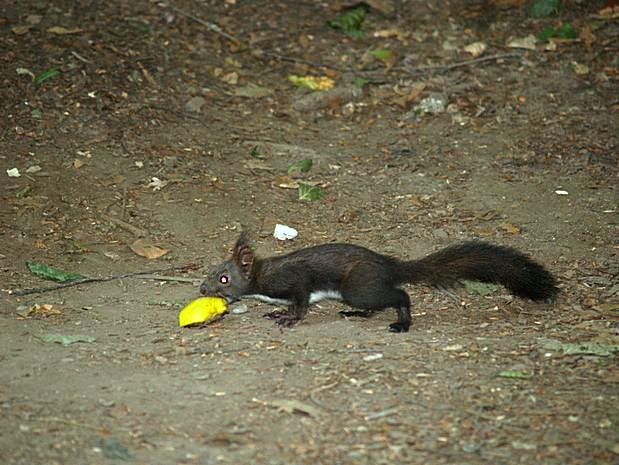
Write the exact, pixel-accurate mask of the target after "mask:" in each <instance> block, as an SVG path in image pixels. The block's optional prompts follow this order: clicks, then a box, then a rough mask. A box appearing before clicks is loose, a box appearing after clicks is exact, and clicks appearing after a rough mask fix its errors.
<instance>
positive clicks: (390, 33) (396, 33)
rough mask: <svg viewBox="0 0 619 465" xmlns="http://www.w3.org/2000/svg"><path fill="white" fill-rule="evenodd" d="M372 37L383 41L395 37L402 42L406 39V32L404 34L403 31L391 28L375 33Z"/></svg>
mask: <svg viewBox="0 0 619 465" xmlns="http://www.w3.org/2000/svg"><path fill="white" fill-rule="evenodd" d="M372 35H373V36H374V37H379V38H383V39H388V38H389V37H397V38H398V40H400V41H404V40H406V38H407V37H408V32H404V31H403V30H401V29H398V28H391V29H381V30H380V31H375V32H374V34H372Z"/></svg>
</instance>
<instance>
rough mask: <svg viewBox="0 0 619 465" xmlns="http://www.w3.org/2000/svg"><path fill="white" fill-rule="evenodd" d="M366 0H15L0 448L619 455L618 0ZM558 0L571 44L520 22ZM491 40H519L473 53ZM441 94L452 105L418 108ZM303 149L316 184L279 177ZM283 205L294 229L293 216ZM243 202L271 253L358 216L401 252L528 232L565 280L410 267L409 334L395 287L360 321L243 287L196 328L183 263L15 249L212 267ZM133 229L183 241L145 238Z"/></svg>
mask: <svg viewBox="0 0 619 465" xmlns="http://www.w3.org/2000/svg"><path fill="white" fill-rule="evenodd" d="M370 3H374V4H375V5H376V6H378V9H372V10H370V11H369V13H368V15H367V17H366V19H365V22H364V24H363V31H364V35H363V37H359V38H353V37H349V36H348V35H346V34H344V33H342V32H341V31H337V30H334V29H332V28H330V27H329V26H328V25H327V24H326V22H325V21H326V20H327V19H332V18H335V17H337V16H338V15H339V14H340V13H341V10H338V7H341V4H336V3H332V2H311V1H307V2H266V1H254V2H252V1H243V0H236V1H234V0H227V1H213V0H208V1H185V0H183V1H178V2H174V3H173V5H164V4H162V3H158V2H153V1H146V0H139V1H134V2H129V1H122V2H121V1H119V2H97V1H86V0H83V1H66V0H56V1H54V2H40V1H24V2H8V3H5V4H4V8H3V9H2V11H0V71H1V72H0V80H1V81H2V87H1V88H0V107H1V109H2V119H1V122H0V124H1V125H2V126H1V127H0V128H1V133H0V138H1V141H2V150H1V152H0V165H1V166H0V167H1V168H2V169H1V170H0V176H1V179H2V182H1V190H0V196H1V199H2V203H1V206H0V273H1V274H0V288H2V291H3V292H2V293H1V296H0V299H1V300H0V320H1V323H0V324H1V327H2V330H1V333H2V337H1V339H0V375H1V376H0V403H1V415H0V463H2V464H13V465H18V464H111V463H122V462H126V463H139V464H171V463H175V464H272V465H278V464H282V465H283V464H397V463H411V464H462V465H464V464H482V463H485V464H514V463H523V464H534V463H535V464H562V465H566V464H596V465H602V464H611V463H618V460H619V434H618V431H619V428H618V424H619V403H618V397H619V390H618V389H617V385H618V381H619V376H618V371H617V354H616V351H617V348H618V344H619V341H618V334H617V302H618V300H619V286H618V281H617V272H618V260H617V255H618V253H619V250H618V249H619V248H618V245H617V241H616V240H617V225H618V216H617V200H618V199H617V184H618V182H617V181H618V177H619V176H618V170H617V154H618V142H619V130H618V124H617V123H618V112H619V100H618V95H619V93H618V86H617V80H618V76H619V71H618V68H619V58H618V57H619V53H617V52H618V51H619V47H618V45H617V44H618V42H617V38H618V34H619V27H618V22H617V15H614V16H613V15H612V14H610V15H608V14H607V15H604V14H601V13H600V10H602V9H603V7H604V6H605V5H606V4H607V3H608V4H611V3H613V2H604V1H591V2H585V1H568V2H565V3H564V6H563V8H562V10H561V11H560V12H559V14H557V15H554V16H551V17H549V18H541V19H536V18H532V17H531V16H530V14H529V5H528V3H527V2H524V3H523V2H521V1H517V0H516V1H494V2H493V1H483V2H482V1H477V2H475V1H471V2H457V1H451V2H448V1H439V2H421V1H413V0H411V1H401V2H396V4H395V6H396V11H395V13H394V14H389V12H388V11H386V10H385V9H384V7H385V5H387V4H388V2H370ZM381 8H382V9H383V11H382V13H381V11H380V9H381ZM192 16H193V17H192ZM198 19H201V20H202V22H201V21H198ZM567 21H570V22H571V23H572V24H573V25H574V27H575V29H576V30H577V32H578V34H579V37H578V39H576V40H559V41H556V42H553V44H554V45H552V44H551V45H547V44H543V43H538V44H537V45H536V46H535V49H534V50H531V49H522V48H510V47H508V46H507V44H508V43H509V42H510V41H512V40H514V39H521V38H523V37H526V36H528V35H529V34H534V35H537V34H538V33H539V32H540V31H542V30H543V29H544V28H545V27H548V26H553V27H556V26H559V25H561V24H562V23H564V22H567ZM213 24H216V25H218V26H219V27H220V28H221V29H220V30H219V31H214V30H212V29H213V28H212V25H213ZM54 27H60V28H64V29H52V28H54ZM221 32H224V33H225V34H228V35H231V36H233V38H237V39H238V40H240V41H241V42H242V44H239V43H235V42H234V41H233V40H230V38H227V37H225V36H224V35H223V34H222V33H221ZM377 32H378V34H375V33H377ZM474 42H483V43H485V44H486V45H487V50H486V51H485V52H484V54H482V55H481V57H482V58H483V57H486V58H487V57H492V56H493V55H507V56H502V57H494V58H488V59H482V60H477V61H474V62H471V63H464V62H468V61H470V60H474V59H475V58H474V57H473V56H472V55H471V54H470V53H467V52H466V51H464V47H465V46H467V45H469V44H471V43H474ZM377 49H378V50H381V49H383V50H390V51H391V52H392V55H391V56H389V57H386V56H385V55H384V54H383V55H380V53H378V54H376V53H375V55H379V58H376V57H375V56H373V55H372V54H371V53H370V51H371V50H377ZM380 57H382V58H380ZM454 63H457V64H459V65H458V66H452V67H446V66H445V65H449V64H454ZM50 70H57V71H59V72H60V73H59V74H56V73H55V72H53V71H50ZM45 72H48V73H47V75H45V74H42V73H45ZM29 73H32V74H29ZM289 75H299V76H306V75H314V76H322V75H327V76H329V77H331V78H332V79H333V80H334V81H335V84H336V88H335V90H331V91H328V92H329V93H326V94H325V93H323V94H316V93H314V94H312V93H309V91H306V90H305V91H304V90H302V89H299V88H297V87H295V86H293V85H292V84H291V82H289V80H288V76H289ZM35 77H36V82H35V79H34V78H35ZM357 78H364V79H366V80H367V82H366V83H365V85H364V86H363V90H362V91H361V90H359V89H360V87H351V84H350V83H351V82H352V81H353V80H354V79H357ZM427 97H435V98H436V99H438V100H441V99H442V100H443V101H445V103H446V104H447V107H446V109H444V111H443V109H439V111H438V112H437V113H429V114H424V113H423V112H420V111H418V110H417V109H416V108H417V107H416V106H417V105H420V104H421V103H422V102H423V101H424V99H425V98H427ZM304 159H312V161H313V166H312V168H311V169H310V170H309V171H308V172H307V173H303V174H302V175H300V176H302V177H303V178H304V179H302V181H305V182H316V183H318V184H319V186H320V187H321V188H322V190H323V192H324V196H323V197H322V198H321V199H319V200H316V201H307V200H299V194H298V191H297V189H295V188H286V187H295V186H296V184H295V183H297V182H298V181H299V179H296V178H295V176H297V175H294V176H293V175H289V174H288V168H289V166H290V165H292V164H293V163H295V162H299V161H301V160H304ZM32 167H35V168H32ZM36 167H38V168H36ZM12 168H17V169H18V170H19V172H20V177H10V176H9V175H8V173H7V170H11V169H12ZM28 168H31V169H30V170H28ZM27 170H28V171H27ZM153 178H157V179H158V180H159V181H154V183H153ZM281 186H286V187H281ZM276 223H283V224H286V225H289V226H292V227H295V228H296V229H298V231H299V236H298V237H297V238H296V239H294V240H292V241H286V242H280V241H277V240H276V239H274V238H273V236H272V232H273V227H274V225H275V224H276ZM241 225H245V226H246V227H247V229H248V230H249V231H250V233H251V236H252V239H253V241H254V244H255V246H256V250H257V251H258V252H259V253H260V254H262V255H269V254H279V253H283V252H287V251H291V250H294V249H296V248H299V247H303V246H307V245H311V244H318V243H324V242H330V241H343V242H353V243H358V244H363V245H365V246H368V247H371V248H373V249H375V250H378V251H381V252H383V253H389V254H393V255H396V256H399V257H403V258H404V257H409V258H413V257H419V256H422V255H424V254H426V253H429V252H431V251H435V250H438V249H439V248H441V247H444V246H446V245H448V244H452V243H455V242H458V241H460V240H463V239H468V238H480V239H482V240H487V241H491V242H495V243H499V244H504V245H509V246H513V247H517V248H519V249H521V250H523V251H525V252H527V253H529V254H531V255H532V256H533V257H535V258H536V259H537V260H539V261H540V262H542V263H544V264H545V265H546V266H547V267H548V268H549V269H550V270H551V271H552V272H553V273H554V274H555V275H556V276H557V278H558V279H559V281H560V283H561V285H560V286H561V290H562V292H561V294H560V296H559V298H558V299H557V301H556V302H555V303H553V304H539V303H532V302H529V301H525V300H521V299H518V298H513V297H512V296H510V295H508V293H507V292H506V291H505V290H504V289H502V288H500V289H498V290H495V291H493V292H491V293H490V294H488V295H478V294H476V293H474V292H470V291H467V290H465V289H463V288H462V289H456V290H454V291H453V293H451V294H450V293H446V292H444V291H439V290H435V289H429V288H424V287H421V286H414V287H413V286H407V288H406V289H407V291H408V292H409V294H410V295H411V300H412V302H413V314H414V315H413V325H412V327H411V331H410V332H408V333H404V334H392V333H389V332H388V331H387V326H388V324H389V323H391V322H392V321H394V317H395V312H393V311H391V310H387V311H385V312H382V313H380V314H378V315H376V316H375V317H374V318H370V319H361V318H349V319H344V318H342V317H340V316H339V315H338V311H339V310H342V309H344V307H343V306H342V305H340V304H339V303H334V302H321V303H320V304H319V305H314V306H313V307H312V309H311V311H310V312H309V314H308V316H307V318H306V319H305V320H304V321H303V322H302V323H301V324H299V325H298V326H296V327H295V328H292V329H287V330H283V331H282V330H280V329H278V328H277V327H275V326H274V324H273V322H272V321H269V320H268V319H265V318H263V317H262V315H263V314H264V313H266V312H268V311H271V310H273V307H272V306H269V305H267V304H264V303H260V302H257V301H253V300H246V301H243V302H242V304H241V306H238V305H237V306H235V307H234V308H235V309H236V312H237V313H230V314H229V315H227V316H226V317H225V318H223V319H222V320H220V321H218V322H215V323H213V324H210V325H206V326H202V327H197V328H195V327H193V328H179V326H178V321H177V315H178V311H179V309H180V308H181V306H182V305H183V304H185V303H187V302H189V301H191V300H192V299H194V298H195V297H197V295H198V287H197V285H196V283H195V282H193V283H192V282H191V281H190V280H189V279H187V281H189V282H184V281H182V280H180V281H179V280H172V281H165V280H161V279H153V276H138V277H130V278H124V279H113V280H110V281H107V282H101V283H91V284H83V285H79V286H74V287H68V288H66V289H61V290H56V291H53V292H40V293H34V294H29V295H24V296H19V295H16V294H15V293H14V292H12V291H15V290H19V289H25V288H32V287H45V286H48V285H53V283H51V282H49V281H43V280H41V279H40V278H38V277H36V276H35V275H33V274H32V273H30V272H29V271H28V268H27V267H26V262H27V261H33V262H39V263H45V264H48V265H53V266H56V267H59V268H62V269H64V270H68V271H73V272H77V273H80V274H82V275H85V276H89V277H106V276H112V275H115V274H122V273H132V272H138V271H150V270H162V269H170V268H172V267H174V266H176V265H185V264H187V265H189V266H188V267H187V268H185V269H184V270H169V271H167V272H163V271H156V272H154V274H156V275H157V276H163V275H165V276H168V277H172V278H194V279H195V280H197V281H196V282H199V279H200V277H201V276H203V275H204V274H205V273H206V270H208V268H209V267H210V266H212V265H214V264H217V263H218V262H220V261H221V260H223V259H225V258H227V256H228V254H229V252H230V248H231V246H232V244H233V242H234V240H235V239H236V237H237V235H238V232H239V230H240V227H241ZM140 237H141V238H142V240H143V241H147V243H150V244H153V245H156V246H158V247H159V248H161V249H165V250H167V251H168V253H167V254H165V255H164V256H162V257H160V258H156V259H148V258H145V257H143V256H140V255H138V254H137V253H135V252H134V251H133V250H132V249H131V248H130V247H129V245H131V244H133V243H134V242H135V241H136V240H138V239H140ZM36 305H38V307H37V306H36ZM244 309H246V310H248V311H247V312H244V313H243V310H244ZM50 334H59V335H63V336H80V337H82V338H87V339H88V337H90V339H88V340H86V341H83V342H76V343H73V344H70V345H66V346H63V345H61V344H58V343H53V342H45V341H46V339H45V338H46V336H49V335H50ZM92 338H94V340H93V339H92ZM89 341H90V342H89ZM568 343H575V344H578V345H579V346H578V347H579V348H578V350H575V351H573V352H575V353H569V351H568V349H567V347H568V346H566V345H561V344H568ZM569 347H574V346H569Z"/></svg>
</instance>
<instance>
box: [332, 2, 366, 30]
mask: <svg viewBox="0 0 619 465" xmlns="http://www.w3.org/2000/svg"><path fill="white" fill-rule="evenodd" d="M367 12H368V10H367V8H366V7H365V6H363V5H362V6H358V7H357V8H353V9H352V10H349V11H347V12H346V13H342V14H341V15H339V16H338V17H337V18H335V19H333V20H330V21H327V24H328V25H329V26H331V27H332V28H333V29H339V30H341V31H343V32H345V33H346V34H348V35H350V36H352V37H361V36H362V35H363V33H362V32H361V25H362V24H363V20H364V19H365V15H366V14H367Z"/></svg>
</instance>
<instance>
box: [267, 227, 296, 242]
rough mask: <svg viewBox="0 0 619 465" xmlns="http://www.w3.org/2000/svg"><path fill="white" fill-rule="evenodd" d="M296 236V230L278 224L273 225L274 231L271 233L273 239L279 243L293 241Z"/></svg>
mask: <svg viewBox="0 0 619 465" xmlns="http://www.w3.org/2000/svg"><path fill="white" fill-rule="evenodd" d="M298 235H299V232H298V231H297V230H296V229H294V228H291V227H290V226H286V225H285V224H279V223H278V224H276V225H275V230H274V231H273V237H274V238H275V239H277V240H280V241H285V240H289V239H294V238H295V237H297V236H298Z"/></svg>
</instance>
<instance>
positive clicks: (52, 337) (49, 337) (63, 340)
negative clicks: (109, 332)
mask: <svg viewBox="0 0 619 465" xmlns="http://www.w3.org/2000/svg"><path fill="white" fill-rule="evenodd" d="M40 339H41V340H42V341H43V342H55V343H58V344H62V345H63V346H65V347H66V346H68V345H71V344H75V343H76V342H87V343H91V342H95V341H96V340H97V339H96V338H95V337H93V336H86V335H83V334H75V335H73V336H68V335H66V334H57V333H49V334H44V335H43V336H41V338H40Z"/></svg>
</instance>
